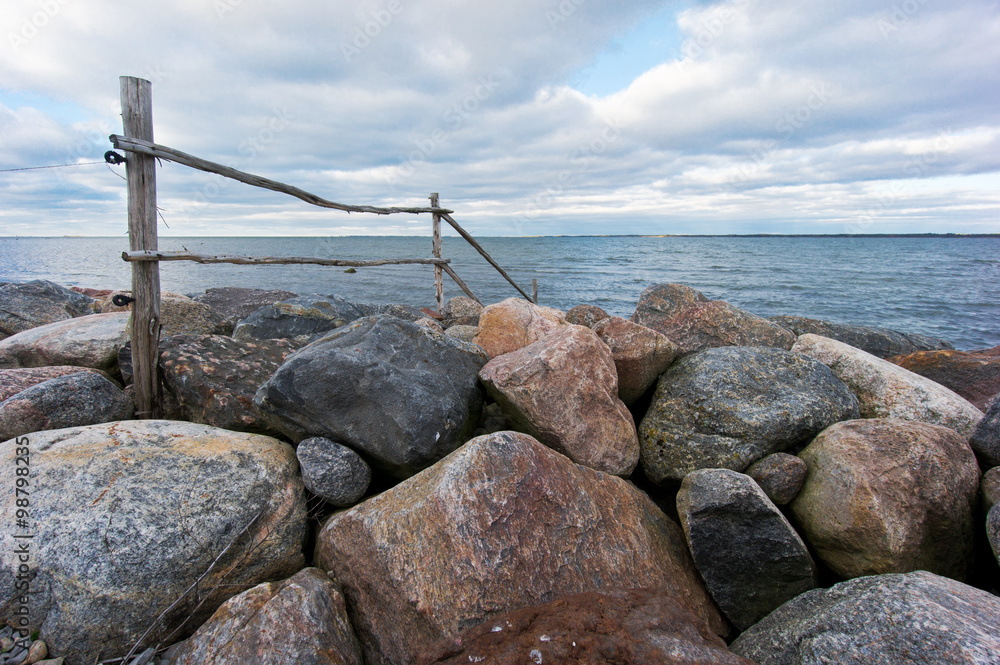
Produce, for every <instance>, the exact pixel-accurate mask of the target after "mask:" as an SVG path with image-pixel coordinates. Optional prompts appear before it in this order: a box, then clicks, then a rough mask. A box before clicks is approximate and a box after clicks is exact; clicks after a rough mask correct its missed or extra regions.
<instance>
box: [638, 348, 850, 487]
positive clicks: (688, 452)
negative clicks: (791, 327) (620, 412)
mask: <svg viewBox="0 0 1000 665" xmlns="http://www.w3.org/2000/svg"><path fill="white" fill-rule="evenodd" d="M857 415H858V403H857V400H856V399H855V398H854V396H853V395H852V394H851V393H850V391H849V390H848V389H847V386H845V385H844V384H843V383H842V382H841V381H840V380H839V379H837V377H836V376H834V374H833V372H831V371H830V370H829V368H827V367H826V366H825V365H823V364H822V363H820V362H817V361H815V360H812V359H810V358H806V357H805V356H801V355H799V354H796V353H790V352H788V351H783V350H781V349H770V348H764V347H723V348H714V349H707V350H705V351H702V352H700V353H697V354H694V355H691V356H687V357H686V358H682V359H681V360H679V361H677V362H675V363H674V364H673V365H672V366H671V367H670V369H668V370H667V371H666V373H664V374H663V376H661V377H660V380H659V383H658V384H657V388H656V394H655V396H654V397H653V402H652V404H651V405H650V407H649V410H648V411H647V412H646V415H645V417H644V418H643V419H642V422H641V423H640V424H639V428H638V431H639V444H640V449H641V459H642V467H643V471H644V472H645V474H646V477H647V478H649V479H650V480H651V481H653V482H654V483H658V484H665V483H668V482H670V481H680V480H682V479H683V478H684V476H686V475H687V474H688V473H690V472H691V471H694V470H696V469H711V468H726V469H732V470H734V471H743V470H744V469H746V468H747V467H748V466H750V464H752V463H753V462H755V461H757V460H758V459H760V458H762V457H764V456H765V455H769V454H771V453H773V452H779V451H782V450H786V449H788V448H790V447H791V446H794V445H796V444H799V443H805V442H806V441H809V440H810V439H811V438H812V437H814V436H816V434H818V433H819V432H821V431H822V430H823V429H824V428H826V427H828V426H830V425H832V424H833V423H835V422H838V421H841V420H846V419H849V418H856V417H857Z"/></svg>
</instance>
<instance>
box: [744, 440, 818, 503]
mask: <svg viewBox="0 0 1000 665" xmlns="http://www.w3.org/2000/svg"><path fill="white" fill-rule="evenodd" d="M807 471H809V467H808V465H807V464H806V463H805V461H804V460H802V459H800V458H798V457H796V456H795V455H789V454H788V453H774V454H773V455H768V456H767V457H764V458H763V459H759V460H757V461H756V462H754V463H753V464H751V465H750V467H749V468H748V469H747V470H746V474H747V475H748V476H750V477H751V478H753V479H754V480H755V481H757V484H758V485H760V488H761V489H762V490H764V494H766V495H767V497H768V498H769V499H771V501H773V502H774V503H775V505H778V506H784V505H785V504H787V503H788V502H789V501H791V500H792V499H794V498H795V495H796V494H798V493H799V491H800V490H801V489H802V485H803V484H804V483H805V482H806V472H807Z"/></svg>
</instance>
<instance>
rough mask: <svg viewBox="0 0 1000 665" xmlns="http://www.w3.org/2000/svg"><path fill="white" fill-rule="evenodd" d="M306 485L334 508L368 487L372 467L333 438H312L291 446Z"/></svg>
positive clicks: (350, 501) (355, 498)
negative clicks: (332, 439)
mask: <svg viewBox="0 0 1000 665" xmlns="http://www.w3.org/2000/svg"><path fill="white" fill-rule="evenodd" d="M295 456H296V457H298V458H299V467H300V468H301V470H302V480H303V481H304V482H305V484H306V488H307V489H308V490H309V491H310V492H312V493H313V494H315V495H316V496H319V497H321V498H323V499H324V500H325V501H327V502H329V503H331V504H333V505H334V506H338V507H346V506H353V505H354V504H355V503H357V502H358V500H359V499H361V497H363V496H364V495H365V492H366V491H367V490H368V485H369V483H371V479H372V470H371V468H370V467H369V466H368V464H367V463H365V461H364V460H363V459H361V456H360V455H358V454H357V453H356V452H354V451H353V450H351V449H350V448H348V447H347V446H344V445H341V444H339V443H337V442H336V441H331V440H330V439H326V438H323V437H321V436H317V437H313V438H311V439H306V440H305V441H301V442H300V443H299V445H298V446H296V447H295Z"/></svg>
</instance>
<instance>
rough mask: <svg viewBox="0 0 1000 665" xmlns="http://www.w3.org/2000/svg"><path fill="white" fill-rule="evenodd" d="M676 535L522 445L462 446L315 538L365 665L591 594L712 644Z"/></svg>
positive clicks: (575, 470) (647, 512)
mask: <svg viewBox="0 0 1000 665" xmlns="http://www.w3.org/2000/svg"><path fill="white" fill-rule="evenodd" d="M683 538H684V537H683V534H682V533H681V530H680V528H679V527H678V526H677V525H676V524H674V523H673V522H671V521H670V519H669V518H667V517H666V516H665V515H664V514H663V513H662V512H661V511H660V510H659V509H658V508H657V507H656V506H655V505H654V504H653V503H652V501H650V500H649V498H648V497H646V495H645V494H643V493H642V492H640V491H638V490H637V489H635V488H634V487H633V486H632V485H630V484H629V483H627V482H626V481H624V480H622V479H620V478H616V477H614V476H609V475H607V474H604V473H600V472H598V471H594V470H592V469H588V468H587V467H583V466H579V465H577V464H573V463H572V462H571V461H570V460H569V459H567V458H566V457H565V456H563V455H560V454H559V453H556V452H554V451H552V450H551V449H549V448H547V447H546V446H544V445H542V444H541V443H538V442H537V441H535V440H534V439H532V438H531V437H529V436H527V435H526V434H519V433H516V432H500V433H497V434H492V435H489V436H484V437H479V438H477V439H474V440H472V441H470V442H468V443H467V444H466V445H464V446H462V447H461V448H459V449H458V450H456V451H455V452H454V453H452V454H451V455H449V456H448V457H447V458H445V459H444V460H442V461H440V462H439V463H438V464H436V465H434V466H433V467H431V468H429V469H427V470H426V471H424V472H423V473H420V474H418V475H416V476H414V477H413V478H410V479H409V480H406V481H404V482H403V483H401V484H399V485H397V486H396V487H394V488H392V489H390V490H388V491H386V492H383V493H382V494H379V495H378V496H375V497H373V498H371V499H368V500H367V501H365V502H363V503H361V504H359V505H357V506H355V507H354V508H351V509H349V510H346V511H343V512H340V513H336V514H335V515H334V516H333V517H331V518H330V519H329V520H328V521H327V522H326V524H325V525H324V526H323V529H322V531H321V532H320V534H319V537H318V540H317V547H316V561H317V565H318V566H320V567H322V568H324V569H326V570H332V571H333V573H334V575H335V576H336V579H337V580H339V581H340V583H341V585H342V586H343V590H344V594H345V596H346V597H347V601H348V603H347V605H348V612H349V613H350V616H351V622H352V624H353V625H354V628H355V630H356V631H357V635H358V639H359V640H360V641H361V645H362V650H363V652H364V656H365V662H366V663H368V665H383V664H387V663H409V662H413V660H414V659H415V657H416V655H417V653H418V652H419V651H420V650H421V649H423V648H424V647H425V646H427V645H429V644H431V643H433V642H435V641H437V640H440V639H446V638H454V637H456V636H458V635H459V634H460V633H462V632H463V631H465V630H467V629H469V628H472V627H474V626H476V625H479V624H481V623H483V622H484V621H486V620H489V619H491V618H494V617H496V616H499V615H500V614H503V613H505V612H509V611H511V610H515V609H518V608H522V607H531V606H535V605H540V604H542V603H547V602H550V601H552V600H555V599H556V598H558V597H560V596H565V595H569V594H574V593H582V592H585V591H595V590H600V589H620V588H624V587H629V586H631V587H645V588H653V589H658V590H661V592H662V593H663V594H664V595H666V596H668V597H669V598H671V599H672V601H673V603H674V604H675V605H677V606H681V607H684V608H685V609H687V610H689V611H691V612H692V613H693V614H695V616H697V617H698V619H699V620H700V621H705V622H707V623H708V625H709V627H710V629H711V630H712V631H713V632H715V633H716V634H724V633H725V631H726V628H725V626H724V623H723V620H722V618H721V617H720V616H719V614H718V612H717V610H716V609H715V608H714V607H713V605H712V603H711V600H710V599H709V597H708V594H707V592H706V591H705V588H704V586H702V583H701V581H700V580H699V579H698V575H697V573H696V572H695V570H694V566H693V565H692V563H691V559H690V555H689V554H688V551H687V547H686V546H685V545H684V541H683Z"/></svg>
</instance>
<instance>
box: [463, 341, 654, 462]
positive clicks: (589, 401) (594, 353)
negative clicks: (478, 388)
mask: <svg viewBox="0 0 1000 665" xmlns="http://www.w3.org/2000/svg"><path fill="white" fill-rule="evenodd" d="M479 378H480V380H481V381H482V382H483V384H484V385H485V386H486V390H487V392H489V394H490V396H491V397H492V398H493V399H494V400H495V401H496V402H497V403H498V404H499V405H500V408H501V409H502V410H503V412H504V415H506V416H507V418H508V420H509V421H510V422H511V423H512V424H513V425H514V427H515V429H518V430H521V431H523V432H527V433H528V434H530V435H531V436H533V437H535V438H536V439H538V440H539V441H541V442H542V443H544V444H545V445H547V446H549V447H550V448H553V449H555V450H558V451H559V452H561V453H563V454H564V455H566V456H567V457H569V458H570V459H572V460H573V461H574V462H578V463H579V464H583V465H585V466H589V467H591V468H593V469H597V470H598V471H604V472H605V473H610V474H612V475H616V476H628V475H630V474H631V473H632V471H633V470H634V469H635V465H636V464H637V463H638V462H639V438H638V436H637V435H636V431H635V423H634V422H633V421H632V414H631V413H629V410H628V408H627V407H626V406H625V404H624V403H622V401H621V400H620V399H618V376H617V372H616V370H615V363H614V360H613V359H612V356H611V351H610V350H609V349H608V347H607V345H605V344H604V343H603V342H602V341H601V340H600V338H599V337H598V336H597V334H596V333H594V332H593V331H592V330H590V329H589V328H585V327H583V326H565V327H563V328H561V329H560V330H559V331H558V332H554V333H552V334H551V335H549V336H548V337H546V338H544V339H542V340H540V341H538V342H535V343H534V344H530V345H528V346H526V347H524V348H522V349H519V350H517V351H513V352H511V353H507V354H504V355H502V356H498V357H496V358H494V359H493V360H491V361H490V362H488V363H487V364H486V366H485V367H483V368H482V370H480V372H479Z"/></svg>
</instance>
